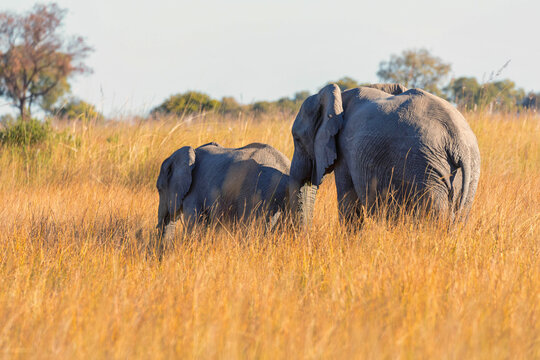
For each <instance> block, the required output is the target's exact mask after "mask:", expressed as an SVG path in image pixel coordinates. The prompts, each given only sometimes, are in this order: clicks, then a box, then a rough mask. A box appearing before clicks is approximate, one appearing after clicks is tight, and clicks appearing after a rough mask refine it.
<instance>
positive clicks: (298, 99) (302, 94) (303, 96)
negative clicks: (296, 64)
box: [293, 90, 310, 102]
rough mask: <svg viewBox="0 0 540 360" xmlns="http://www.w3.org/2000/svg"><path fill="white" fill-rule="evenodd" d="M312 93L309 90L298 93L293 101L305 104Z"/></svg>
mask: <svg viewBox="0 0 540 360" xmlns="http://www.w3.org/2000/svg"><path fill="white" fill-rule="evenodd" d="M309 95H310V93H309V91H307V90H302V91H298V92H296V93H295V94H294V98H293V100H294V101H295V102H303V101H304V100H306V99H307V98H308V97H309Z"/></svg>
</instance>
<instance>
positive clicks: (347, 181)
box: [334, 161, 363, 226]
mask: <svg viewBox="0 0 540 360" xmlns="http://www.w3.org/2000/svg"><path fill="white" fill-rule="evenodd" d="M334 175H335V180H336V191H337V200H338V210H339V218H340V221H341V222H342V223H343V224H344V225H351V226H359V225H360V224H361V223H362V220H363V212H362V208H361V206H360V203H359V201H358V196H357V195H356V191H355V189H354V184H353V182H352V178H351V175H350V173H349V169H348V167H347V165H346V164H345V162H344V161H341V162H340V163H339V164H338V165H337V166H336V167H335V169H334Z"/></svg>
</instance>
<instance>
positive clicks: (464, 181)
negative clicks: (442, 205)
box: [455, 152, 471, 217]
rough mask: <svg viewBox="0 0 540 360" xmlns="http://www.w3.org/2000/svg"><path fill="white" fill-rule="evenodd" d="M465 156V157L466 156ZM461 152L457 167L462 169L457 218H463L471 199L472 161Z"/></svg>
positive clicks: (456, 163) (456, 208) (456, 206)
mask: <svg viewBox="0 0 540 360" xmlns="http://www.w3.org/2000/svg"><path fill="white" fill-rule="evenodd" d="M464 155H465V156H464ZM466 155H467V154H463V152H460V156H457V159H455V160H457V161H456V162H455V165H456V166H457V167H458V168H460V169H461V196H460V197H459V203H457V204H456V205H455V210H456V216H457V217H461V215H462V212H463V211H464V210H465V209H466V206H467V202H468V199H469V192H470V184H471V161H470V156H466Z"/></svg>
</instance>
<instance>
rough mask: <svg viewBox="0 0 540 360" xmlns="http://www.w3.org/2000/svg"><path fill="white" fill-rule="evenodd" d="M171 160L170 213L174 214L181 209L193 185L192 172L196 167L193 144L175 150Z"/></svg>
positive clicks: (168, 189)
mask: <svg viewBox="0 0 540 360" xmlns="http://www.w3.org/2000/svg"><path fill="white" fill-rule="evenodd" d="M170 161H171V163H170V171H169V179H168V182H167V185H168V186H167V192H168V195H169V196H168V206H169V213H170V214H171V215H173V214H174V213H175V212H177V210H179V208H180V205H181V204H182V201H183V200H184V198H185V196H186V194H187V193H188V191H189V189H190V187H191V180H192V174H191V173H192V171H193V168H194V167H195V151H194V150H193V148H192V147H191V146H184V147H182V148H180V149H178V150H176V151H175V152H174V154H173V155H172V156H171V157H170Z"/></svg>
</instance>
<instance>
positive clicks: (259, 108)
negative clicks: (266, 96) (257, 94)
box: [251, 101, 276, 113]
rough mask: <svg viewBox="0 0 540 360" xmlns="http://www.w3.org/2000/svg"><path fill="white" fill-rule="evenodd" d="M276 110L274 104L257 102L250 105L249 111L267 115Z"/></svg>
mask: <svg viewBox="0 0 540 360" xmlns="http://www.w3.org/2000/svg"><path fill="white" fill-rule="evenodd" d="M275 108H276V104H275V103H274V102H270V101H257V102H255V103H253V105H251V111H253V112H255V113H267V112H270V111H271V110H274V109H275Z"/></svg>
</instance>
